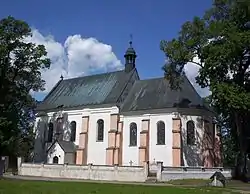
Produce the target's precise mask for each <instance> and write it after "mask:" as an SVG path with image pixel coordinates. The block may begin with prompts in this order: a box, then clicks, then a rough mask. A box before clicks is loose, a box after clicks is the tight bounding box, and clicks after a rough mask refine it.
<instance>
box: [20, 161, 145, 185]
mask: <svg viewBox="0 0 250 194" xmlns="http://www.w3.org/2000/svg"><path fill="white" fill-rule="evenodd" d="M18 174H19V175H21V176H35V177H48V178H69V179H86V180H105V181H125V182H126V181H129V182H145V180H146V178H147V167H146V165H145V166H106V165H92V164H88V165H66V164H64V165H58V164H56V165H53V164H32V163H22V161H21V158H18Z"/></svg>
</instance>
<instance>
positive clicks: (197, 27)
mask: <svg viewBox="0 0 250 194" xmlns="http://www.w3.org/2000/svg"><path fill="white" fill-rule="evenodd" d="M249 21H250V1H249V0H241V1H237V0H214V2H213V6H212V7H211V9H209V10H208V11H207V12H206V13H205V14H204V16H203V17H195V18H194V19H193V21H188V22H186V23H185V24H183V26H182V28H181V31H180V32H179V35H178V38H175V39H173V40H171V41H161V44H160V48H161V50H162V51H163V52H164V53H165V55H166V57H167V62H166V64H165V66H164V67H163V70H164V72H165V77H166V78H167V79H168V80H169V81H170V84H171V86H172V88H173V89H177V88H179V87H180V83H181V79H182V76H180V75H182V74H184V72H183V69H184V66H185V65H186V64H187V63H194V64H196V65H198V66H199V67H200V69H199V72H198V75H197V76H196V82H197V83H198V84H199V85H200V86H201V87H209V88H210V90H211V103H212V105H213V106H214V107H216V110H217V112H218V114H219V115H220V116H221V117H222V118H223V119H224V122H223V124H224V125H226V127H227V128H229V129H230V130H232V133H231V132H230V134H231V135H232V134H235V135H236V137H237V138H236V139H237V140H236V141H237V143H236V144H237V146H236V148H237V149H239V150H240V151H241V152H246V149H247V147H248V145H247V141H248V140H247V139H246V138H245V137H247V136H248V137H250V133H249V124H247V121H249V120H250V28H249V26H247V25H246V24H247V23H248V22H249ZM197 58H198V59H199V60H196V59H197ZM247 129H248V130H247ZM230 141H231V140H230Z"/></svg>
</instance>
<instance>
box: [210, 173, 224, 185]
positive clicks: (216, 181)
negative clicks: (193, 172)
mask: <svg viewBox="0 0 250 194" xmlns="http://www.w3.org/2000/svg"><path fill="white" fill-rule="evenodd" d="M210 179H211V180H212V182H211V183H210V185H211V186H214V187H225V186H226V178H225V176H224V175H223V174H222V173H221V172H218V171H216V172H215V173H214V174H213V175H212V176H211V177H210Z"/></svg>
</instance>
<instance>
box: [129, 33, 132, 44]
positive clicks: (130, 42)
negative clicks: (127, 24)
mask: <svg viewBox="0 0 250 194" xmlns="http://www.w3.org/2000/svg"><path fill="white" fill-rule="evenodd" d="M129 38H130V41H129V46H130V47H132V43H133V34H130V35H129Z"/></svg>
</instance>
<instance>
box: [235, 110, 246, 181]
mask: <svg viewBox="0 0 250 194" xmlns="http://www.w3.org/2000/svg"><path fill="white" fill-rule="evenodd" d="M234 117H235V126H236V131H237V137H238V144H239V154H238V156H237V161H236V168H235V178H236V179H240V180H243V181H246V175H247V158H246V155H247V153H246V151H247V148H246V141H245V138H244V134H243V126H242V120H241V117H240V114H239V113H235V114H234Z"/></svg>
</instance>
